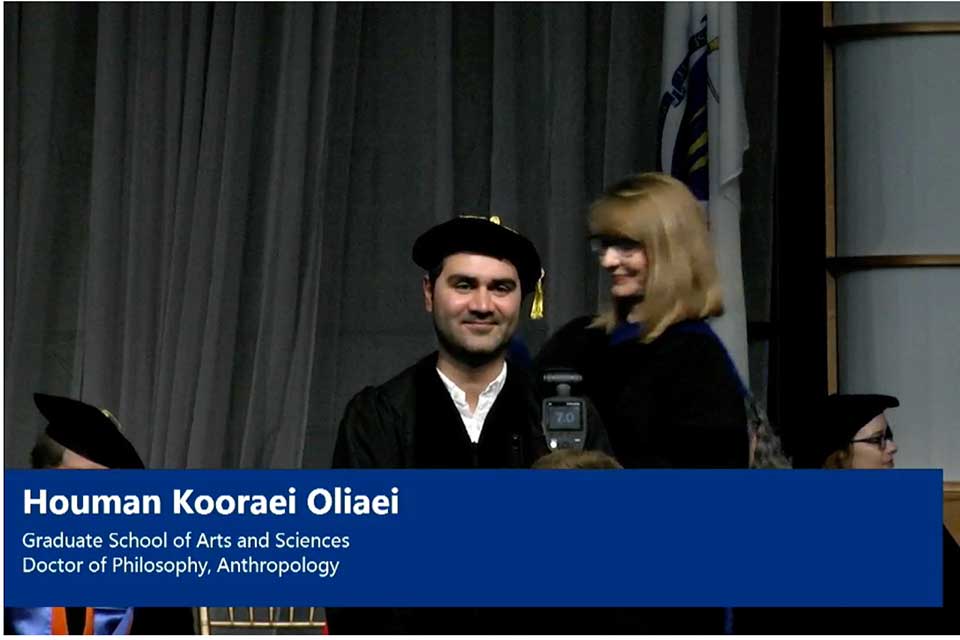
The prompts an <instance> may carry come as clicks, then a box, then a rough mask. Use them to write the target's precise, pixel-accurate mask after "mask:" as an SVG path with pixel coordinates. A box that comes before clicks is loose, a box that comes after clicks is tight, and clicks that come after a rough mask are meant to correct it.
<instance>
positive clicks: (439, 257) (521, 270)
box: [413, 215, 544, 318]
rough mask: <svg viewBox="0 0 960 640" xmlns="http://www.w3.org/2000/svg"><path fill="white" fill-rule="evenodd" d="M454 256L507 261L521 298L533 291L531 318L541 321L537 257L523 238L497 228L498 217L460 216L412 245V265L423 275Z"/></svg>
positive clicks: (541, 311) (527, 241)
mask: <svg viewBox="0 0 960 640" xmlns="http://www.w3.org/2000/svg"><path fill="white" fill-rule="evenodd" d="M454 253H477V254H480V255H485V256H491V257H493V258H498V259H500V260H509V261H510V262H511V263H513V266H514V267H516V269H517V274H518V275H519V276H520V290H521V291H522V292H523V295H527V294H528V293H530V292H531V291H535V294H534V298H533V308H532V309H531V310H530V317H531V318H542V317H543V276H544V271H543V267H542V266H541V263H540V254H538V253H537V249H536V247H534V246H533V243H532V242H530V240H528V239H527V238H525V237H523V236H522V235H520V234H519V233H518V232H517V231H514V230H513V229H511V228H510V227H506V226H504V225H502V224H500V218H499V217H498V216H489V217H487V216H473V215H461V216H459V217H456V218H454V219H453V220H448V221H447V222H444V223H441V224H438V225H437V226H435V227H431V228H430V229H428V230H427V231H426V232H424V233H423V234H422V235H421V236H420V237H419V238H417V241H416V242H414V243H413V261H414V262H415V263H416V264H417V265H418V266H420V267H422V268H423V269H424V270H426V271H430V270H432V269H435V268H436V267H438V266H439V265H440V264H442V263H443V260H444V258H446V257H447V256H449V255H453V254H454Z"/></svg>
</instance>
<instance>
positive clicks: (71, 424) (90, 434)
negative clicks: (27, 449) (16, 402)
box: [33, 393, 144, 469]
mask: <svg viewBox="0 0 960 640" xmlns="http://www.w3.org/2000/svg"><path fill="white" fill-rule="evenodd" d="M33 401H34V402H35V403H36V405H37V409H39V410H40V413H41V414H43V417H44V418H46V419H47V428H46V431H45V432H46V434H47V435H48V436H49V437H50V438H51V439H53V440H55V441H56V442H57V443H59V444H60V445H62V446H64V447H66V448H67V449H70V450H71V451H74V452H76V453H78V454H80V455H81V456H83V457H84V458H87V459H89V460H92V461H94V462H96V463H97V464H102V465H103V466H105V467H107V468H108V469H143V468H144V464H143V460H141V459H140V456H139V455H138V454H137V450H136V449H134V448H133V445H132V444H130V441H129V440H127V439H126V438H125V437H124V436H123V434H122V433H120V428H119V427H120V423H119V422H117V419H116V418H114V417H113V414H111V413H110V412H109V411H107V410H106V409H99V408H97V407H94V406H93V405H89V404H87V403H85V402H80V401H79V400H74V399H73V398H64V397H61V396H51V395H47V394H45V393H35V394H33Z"/></svg>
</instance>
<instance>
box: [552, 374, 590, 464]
mask: <svg viewBox="0 0 960 640" xmlns="http://www.w3.org/2000/svg"><path fill="white" fill-rule="evenodd" d="M542 380H543V382H544V384H546V385H552V386H553V387H554V389H555V395H553V396H550V397H549V398H544V399H543V405H542V409H543V411H542V413H541V416H542V417H541V424H542V426H543V435H544V437H545V438H546V439H547V445H548V446H549V447H550V449H551V450H553V451H555V450H557V449H576V450H578V451H579V450H582V449H583V447H584V443H585V442H586V437H587V409H586V401H585V400H584V399H583V398H578V397H575V396H572V395H571V394H570V391H571V389H572V388H573V385H575V384H577V383H579V382H581V381H582V380H583V377H582V376H581V375H580V374H579V373H577V372H576V371H573V370H571V369H553V370H550V371H546V372H544V373H543V376H542Z"/></svg>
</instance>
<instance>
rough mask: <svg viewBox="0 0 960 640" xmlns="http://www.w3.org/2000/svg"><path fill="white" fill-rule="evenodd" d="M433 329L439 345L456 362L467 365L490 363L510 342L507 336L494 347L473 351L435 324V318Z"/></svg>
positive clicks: (474, 365) (480, 365)
mask: <svg viewBox="0 0 960 640" xmlns="http://www.w3.org/2000/svg"><path fill="white" fill-rule="evenodd" d="M433 330H434V332H435V333H436V334H437V341H438V342H439V343H440V346H441V347H442V348H443V350H444V351H446V352H447V353H448V354H450V357H452V358H453V359H454V360H456V361H457V362H461V363H463V364H465V365H467V366H468V367H474V368H476V367H482V366H483V365H485V364H490V363H491V362H493V361H494V360H496V359H497V358H499V357H500V356H502V355H503V354H504V353H505V352H506V350H507V347H508V346H509V344H510V338H509V337H507V339H506V340H504V341H503V342H502V343H500V344H499V345H497V346H496V347H495V348H493V349H490V350H484V351H473V350H471V349H468V348H467V347H466V346H464V345H463V344H460V343H458V342H457V341H456V340H454V339H453V337H451V336H449V335H447V334H446V333H445V332H444V331H443V330H442V329H441V328H440V325H439V324H437V319H436V318H434V319H433Z"/></svg>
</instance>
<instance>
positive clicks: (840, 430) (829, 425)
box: [794, 393, 900, 469]
mask: <svg viewBox="0 0 960 640" xmlns="http://www.w3.org/2000/svg"><path fill="white" fill-rule="evenodd" d="M899 406H900V401H899V400H897V399H896V398H894V397H893V396H883V395H874V394H870V395H867V394H865V395H854V394H836V393H835V394H833V395H831V396H828V397H827V398H826V399H825V400H824V401H823V404H822V405H821V408H820V413H819V416H818V420H817V422H816V423H815V424H813V425H811V428H810V430H809V431H808V432H806V433H804V434H803V437H804V438H805V440H806V442H805V446H803V447H802V449H803V451H802V452H800V453H799V455H798V456H797V458H796V459H795V461H794V462H795V466H797V467H804V468H814V469H816V468H820V467H822V466H823V463H824V461H825V460H826V459H827V457H828V456H829V455H830V454H831V453H833V452H834V451H841V450H843V449H846V448H847V446H848V445H849V444H850V441H851V440H853V438H854V436H856V434H857V431H860V429H862V428H863V427H864V426H865V425H866V424H867V423H868V422H870V421H871V420H873V419H874V418H876V417H877V416H879V415H880V414H882V413H883V411H884V410H885V409H890V408H893V407H899Z"/></svg>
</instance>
